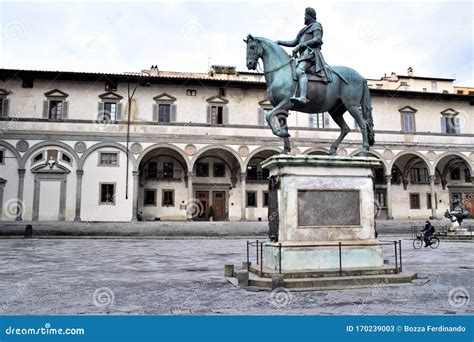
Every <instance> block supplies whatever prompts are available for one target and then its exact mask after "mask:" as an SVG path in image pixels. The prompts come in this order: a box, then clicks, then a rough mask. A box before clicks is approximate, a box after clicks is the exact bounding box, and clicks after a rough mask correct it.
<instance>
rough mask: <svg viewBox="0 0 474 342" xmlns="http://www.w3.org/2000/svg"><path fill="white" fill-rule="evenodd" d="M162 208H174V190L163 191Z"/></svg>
mask: <svg viewBox="0 0 474 342" xmlns="http://www.w3.org/2000/svg"><path fill="white" fill-rule="evenodd" d="M161 206H162V207H174V190H163V200H162V204H161Z"/></svg>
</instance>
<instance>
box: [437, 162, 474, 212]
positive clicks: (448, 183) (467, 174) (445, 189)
mask: <svg viewBox="0 0 474 342" xmlns="http://www.w3.org/2000/svg"><path fill="white" fill-rule="evenodd" d="M435 167H436V171H437V174H438V175H439V178H440V180H441V187H442V189H441V190H440V192H441V194H442V200H444V202H446V205H445V207H446V209H448V208H450V207H451V200H453V199H455V198H456V199H458V200H460V201H461V203H462V205H463V207H464V208H465V209H467V210H468V211H469V213H470V216H469V217H470V218H474V184H473V182H472V180H473V179H472V167H471V165H470V163H469V161H468V160H467V158H466V157H465V156H464V155H462V154H460V153H446V154H444V155H442V156H440V158H439V159H438V160H437V162H436V164H435Z"/></svg>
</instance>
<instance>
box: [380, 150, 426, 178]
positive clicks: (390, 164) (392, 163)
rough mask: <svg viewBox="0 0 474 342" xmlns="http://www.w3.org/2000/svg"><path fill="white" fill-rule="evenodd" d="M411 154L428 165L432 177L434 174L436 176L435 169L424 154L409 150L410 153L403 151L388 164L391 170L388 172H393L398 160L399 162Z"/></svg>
mask: <svg viewBox="0 0 474 342" xmlns="http://www.w3.org/2000/svg"><path fill="white" fill-rule="evenodd" d="M409 154H412V155H414V156H417V157H419V158H420V159H421V160H422V161H423V162H424V163H425V164H426V168H427V169H428V170H429V172H430V175H433V174H434V172H433V170H434V169H433V167H432V165H431V163H430V162H429V160H428V159H426V157H425V156H424V155H423V154H421V153H420V152H418V151H410V150H408V151H402V152H399V153H397V155H395V156H394V157H393V159H392V161H391V162H390V163H389V164H388V166H389V169H388V170H390V171H391V170H392V167H393V166H394V165H395V163H396V162H397V160H399V159H400V158H401V157H403V156H406V155H409Z"/></svg>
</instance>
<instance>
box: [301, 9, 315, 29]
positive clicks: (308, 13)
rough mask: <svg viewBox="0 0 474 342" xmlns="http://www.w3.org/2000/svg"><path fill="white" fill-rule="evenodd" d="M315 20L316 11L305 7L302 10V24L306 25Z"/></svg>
mask: <svg viewBox="0 0 474 342" xmlns="http://www.w3.org/2000/svg"><path fill="white" fill-rule="evenodd" d="M314 20H316V11H315V9H314V8H312V7H307V8H306V9H305V10H304V24H305V25H308V24H309V23H310V22H312V21H314Z"/></svg>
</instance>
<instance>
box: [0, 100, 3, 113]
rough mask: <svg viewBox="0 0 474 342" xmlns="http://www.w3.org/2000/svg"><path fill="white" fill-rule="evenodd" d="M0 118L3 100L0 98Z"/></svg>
mask: <svg viewBox="0 0 474 342" xmlns="http://www.w3.org/2000/svg"><path fill="white" fill-rule="evenodd" d="M0 116H3V98H0Z"/></svg>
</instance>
